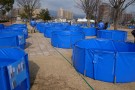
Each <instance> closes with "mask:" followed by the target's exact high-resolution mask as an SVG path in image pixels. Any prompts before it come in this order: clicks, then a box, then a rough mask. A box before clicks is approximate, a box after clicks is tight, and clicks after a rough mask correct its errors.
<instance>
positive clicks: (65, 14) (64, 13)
mask: <svg viewBox="0 0 135 90" xmlns="http://www.w3.org/2000/svg"><path fill="white" fill-rule="evenodd" d="M57 17H58V18H60V19H73V13H72V12H71V11H68V10H64V9H62V8H60V9H59V10H58V12H57Z"/></svg>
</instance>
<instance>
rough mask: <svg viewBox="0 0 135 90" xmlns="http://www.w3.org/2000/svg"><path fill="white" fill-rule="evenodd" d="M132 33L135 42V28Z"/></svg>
mask: <svg viewBox="0 0 135 90" xmlns="http://www.w3.org/2000/svg"><path fill="white" fill-rule="evenodd" d="M131 34H132V35H133V37H134V43H135V29H134V30H133V31H132V32H131Z"/></svg>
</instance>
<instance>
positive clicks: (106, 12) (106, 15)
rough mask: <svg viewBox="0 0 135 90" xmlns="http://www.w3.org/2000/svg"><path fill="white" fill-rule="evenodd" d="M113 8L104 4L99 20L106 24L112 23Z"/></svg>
mask: <svg viewBox="0 0 135 90" xmlns="http://www.w3.org/2000/svg"><path fill="white" fill-rule="evenodd" d="M111 13H112V7H111V6H110V5H109V4H108V3H102V4H101V5H100V6H99V10H98V20H103V21H104V22H110V20H111Z"/></svg>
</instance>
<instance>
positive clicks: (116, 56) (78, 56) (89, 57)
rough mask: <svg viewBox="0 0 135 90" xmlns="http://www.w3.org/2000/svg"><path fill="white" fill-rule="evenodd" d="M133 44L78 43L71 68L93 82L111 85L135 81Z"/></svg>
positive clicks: (87, 41) (97, 40)
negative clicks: (97, 81)
mask: <svg viewBox="0 0 135 90" xmlns="http://www.w3.org/2000/svg"><path fill="white" fill-rule="evenodd" d="M134 57H135V44H133V43H126V42H116V41H111V40H105V39H90V40H81V41H78V42H77V43H76V44H75V46H74V47H73V56H72V60H73V66H74V67H75V69H76V70H77V71H78V72H80V73H81V74H83V75H86V76H87V77H90V78H92V79H94V80H100V81H104V82H111V83H113V82H114V83H127V82H134V81H135V72H134V71H135V58H134Z"/></svg>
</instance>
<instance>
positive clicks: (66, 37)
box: [51, 31, 85, 48]
mask: <svg viewBox="0 0 135 90" xmlns="http://www.w3.org/2000/svg"><path fill="white" fill-rule="evenodd" d="M84 38H85V36H84V33H83V32H79V31H54V32H52V37H51V44H52V46H54V47H58V48H72V47H73V44H74V43H75V42H77V41H79V40H81V39H84Z"/></svg>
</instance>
